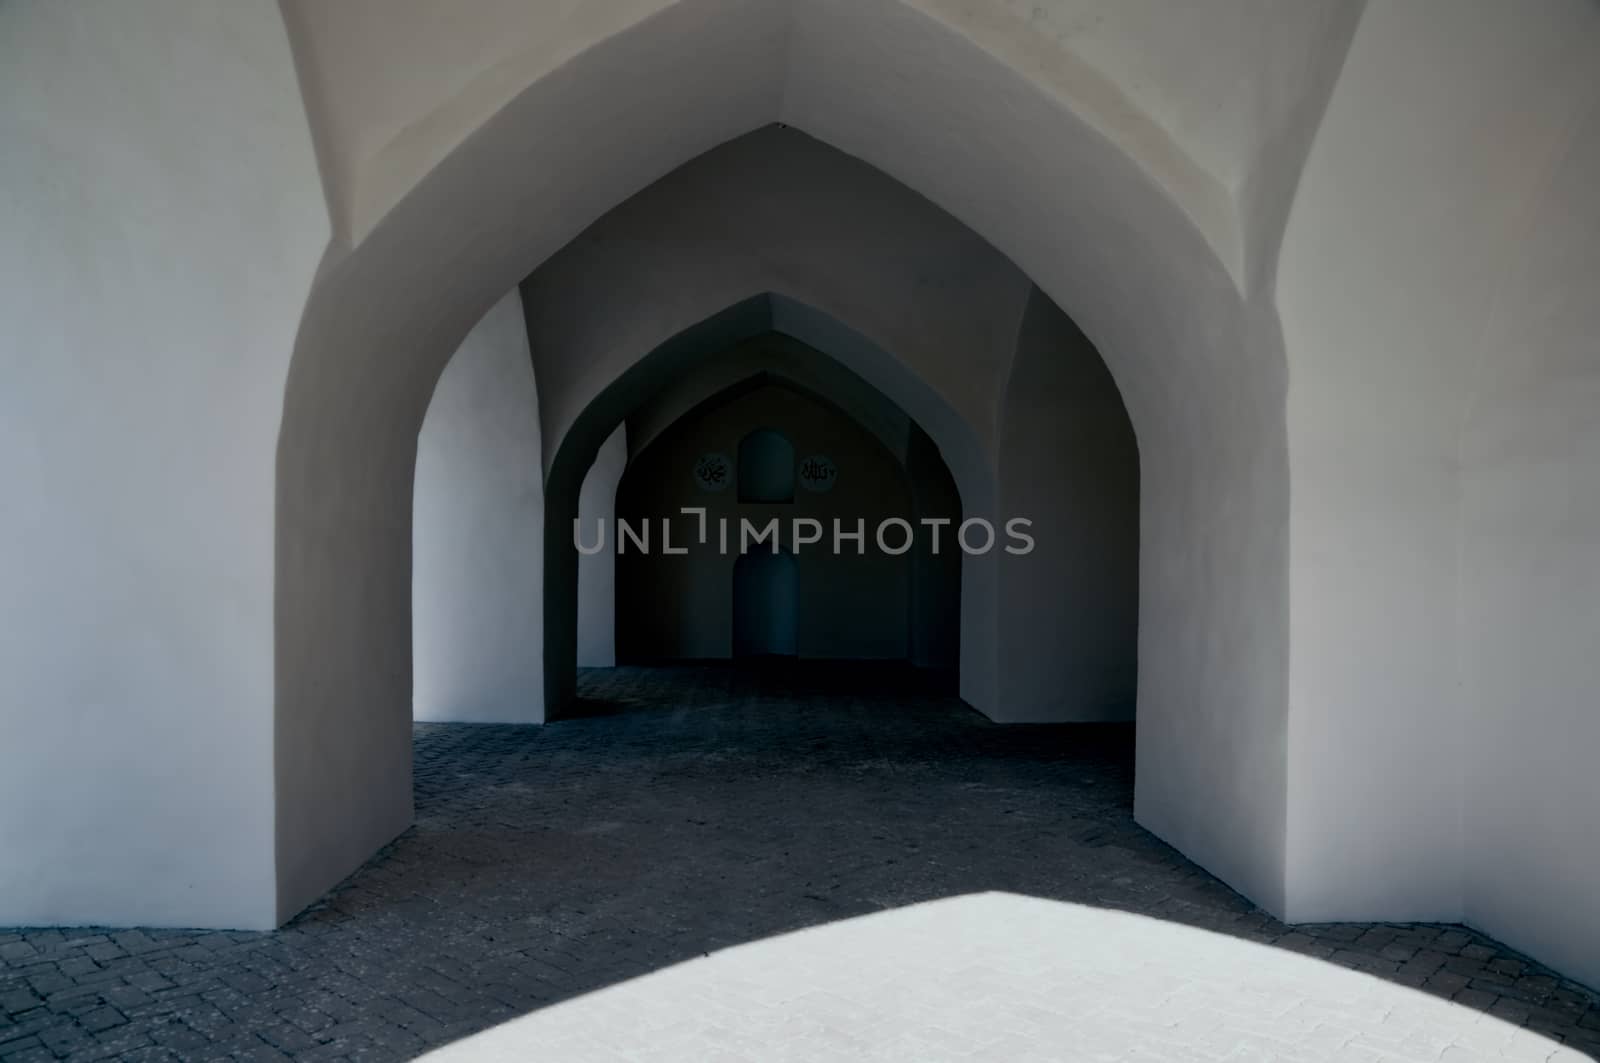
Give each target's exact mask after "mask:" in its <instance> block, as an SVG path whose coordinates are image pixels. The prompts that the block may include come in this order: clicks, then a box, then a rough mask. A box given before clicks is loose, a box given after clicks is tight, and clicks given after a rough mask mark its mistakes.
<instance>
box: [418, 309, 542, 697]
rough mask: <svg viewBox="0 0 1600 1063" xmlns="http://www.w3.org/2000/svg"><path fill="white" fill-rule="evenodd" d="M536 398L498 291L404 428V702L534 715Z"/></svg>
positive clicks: (515, 328) (529, 367)
mask: <svg viewBox="0 0 1600 1063" xmlns="http://www.w3.org/2000/svg"><path fill="white" fill-rule="evenodd" d="M543 479H544V478H543V465H542V464H541V462H540V459H539V396H538V392H537V390H536V387H535V383H534V378H533V361H532V359H531V357H530V356H529V354H528V332H527V328H526V326H525V325H524V324H523V317H522V298H521V296H519V295H518V294H517V292H516V290H515V289H512V290H511V291H510V292H509V293H508V294H507V295H506V296H505V297H504V298H503V299H501V300H500V301H499V302H498V303H496V304H495V305H494V307H493V308H491V309H490V311H489V312H488V313H487V314H485V315H484V317H483V320H482V321H480V322H478V324H477V326H476V327H474V328H473V330H472V331H471V332H470V333H469V334H468V335H467V338H466V339H465V340H464V341H463V342H462V344H461V347H460V349H459V350H457V351H456V353H455V356H454V357H453V358H451V359H450V364H449V365H447V366H446V367H445V371H444V373H443V374H442V375H441V376H440V377H439V384H438V387H437V388H435V390H434V393H433V401H432V402H431V403H430V404H429V405H428V414H427V416H426V417H425V418H424V419H423V422H422V431H421V432H420V433H418V435H417V474H416V487H415V490H416V506H415V509H414V511H413V513H414V515H413V517H412V523H411V535H412V542H413V544H414V547H413V550H414V552H413V560H412V571H411V603H412V604H411V631H412V662H413V667H414V668H415V673H414V680H413V687H412V698H413V702H412V711H413V713H414V714H415V716H416V718H417V719H419V720H434V721H451V720H454V721H470V722H474V723H542V722H543V721H544V603H543V587H544V579H543V566H544V483H543Z"/></svg>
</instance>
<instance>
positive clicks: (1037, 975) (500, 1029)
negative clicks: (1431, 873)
mask: <svg viewBox="0 0 1600 1063" xmlns="http://www.w3.org/2000/svg"><path fill="white" fill-rule="evenodd" d="M425 1058H427V1059H429V1060H432V1061H436V1063H446V1061H449V1060H457V1059H460V1060H519V1061H521V1060H527V1059H534V1058H540V1059H586V1060H587V1059H594V1060H615V1059H627V1060H645V1059H648V1060H697V1061H709V1060H770V1059H884V1060H888V1059H893V1060H948V1059H967V1060H970V1059H987V1060H1002V1059H1003V1060H1041V1059H1056V1060H1059V1059H1084V1060H1101V1059H1106V1060H1113V1059H1115V1060H1120V1059H1175V1060H1191V1059H1192V1060H1223V1059H1226V1060H1361V1061H1370V1060H1417V1061H1448V1063H1470V1061H1473V1060H1485V1059H1516V1060H1587V1059H1589V1058H1590V1057H1589V1056H1587V1055H1584V1054H1580V1053H1577V1052H1574V1051H1571V1050H1568V1049H1563V1048H1562V1046H1561V1045H1559V1044H1557V1043H1555V1042H1553V1041H1550V1040H1548V1039H1546V1038H1544V1037H1541V1036H1539V1035H1537V1034H1534V1033H1531V1032H1529V1031H1527V1030H1524V1029H1521V1028H1519V1027H1517V1026H1514V1025H1511V1024H1510V1023H1507V1022H1504V1021H1502V1020H1500V1019H1498V1018H1495V1017H1493V1016H1491V1015H1487V1014H1484V1013H1481V1012H1478V1011H1474V1010H1472V1009H1469V1008H1465V1007H1462V1006H1460V1005H1456V1004H1452V1003H1450V1002H1448V1001H1445V1000H1440V999H1437V998H1435V997H1433V996H1430V995H1428V994H1425V993H1421V992H1418V991H1415V990H1411V989H1408V988H1405V987H1404V986H1400V985H1396V984H1393V983H1391V982H1387V981H1384V980H1382V979H1379V978H1376V977H1373V976H1371V975H1366V974H1362V973H1360V972H1357V971H1352V970H1349V969H1346V968H1344V967H1340V966H1337V965H1334V964H1330V963H1327V962H1325V961H1322V960H1319V959H1314V958H1311V957H1306V956H1301V955H1298V954H1296V953H1292V952H1288V951H1284V950H1282V949H1276V948H1272V947H1269V946H1265V945H1259V944H1255V943H1252V942H1248V941H1244V940H1241V939H1239V938H1235V937H1230V936H1227V935H1225V934H1218V933H1214V932H1210V931H1205V930H1199V929H1195V928H1192V927H1187V926H1182V925H1179V924H1175V923H1168V922H1163V921H1160V920H1157V919H1152V918H1149V917H1146V916H1141V915H1135V914H1130V913H1126V912H1119V911H1113V910H1107V909H1099V908H1091V907H1086V906H1081V905H1075V904H1068V903H1063V902H1060V901H1052V900H1041V899H1037V898H1032V897H1023V896H1018V895H1015V894H1009V893H979V894H971V895H967V896H961V897H953V898H949V899H945V900H939V901H932V902H928V903H925V904H918V905H914V906H911V907H907V908H900V909H893V910H888V911H884V912H880V913H877V914H873V915H869V916H863V917H859V918H855V919H848V920H843V921H840V922H836V923H831V924H827V925H824V926H818V927H813V928H810V929H807V930H803V931H799V932H797V933H791V934H785V935H781V936H778V937H773V938H769V939H766V940H763V941H756V942H752V943H750V944H746V945H740V946H737V947H734V948H729V949H725V950H723V951H720V952H716V953H713V954H711V955H708V956H705V957H701V958H698V959H694V960H690V961H688V962H685V963H680V964H677V965H675V966H672V967H668V968H665V969H663V970H660V971H657V972H655V973H653V974H650V975H646V976H644V977H641V978H637V979H634V980H632V981H628V982H622V983H619V984H617V985H614V986H610V987H607V988H605V989H602V990H599V991H597V992H593V993H589V994H587V995H585V996H581V997H577V998H574V999H572V1000H569V1001H566V1002H564V1003H561V1004H557V1005H553V1006H550V1007H547V1008H543V1009H541V1010H538V1011H534V1012H531V1013H529V1014H527V1015H524V1016H521V1017H518V1018H516V1019H513V1020H510V1021H508V1022H505V1023H502V1024H501V1025H499V1026H496V1027H493V1028H491V1029H488V1030H485V1031H484V1032H482V1033H480V1034H477V1035H475V1036H473V1037H470V1038H467V1039H465V1040H462V1041H458V1042H456V1043H454V1044H451V1045H449V1046H447V1047H445V1048H443V1049H440V1050H438V1051H435V1052H433V1053H431V1054H430V1055H428V1056H427V1057H425Z"/></svg>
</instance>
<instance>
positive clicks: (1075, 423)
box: [996, 291, 1139, 723]
mask: <svg viewBox="0 0 1600 1063" xmlns="http://www.w3.org/2000/svg"><path fill="white" fill-rule="evenodd" d="M999 470H1000V476H999V479H1000V500H1001V504H1000V517H999V518H997V519H996V523H997V525H998V524H999V523H1000V521H1001V520H1010V519H1011V518H1013V517H1021V518H1025V519H1027V520H1029V521H1031V522H1032V523H1031V525H1030V527H1029V528H1028V529H1027V530H1028V534H1029V535H1031V536H1032V537H1033V539H1034V547H1033V550H1032V552H1031V553H1028V554H1024V555H1020V556H1002V557H998V558H997V560H996V569H997V572H998V574H999V580H1000V583H999V591H1000V608H999V659H1000V667H999V669H998V671H999V676H1000V696H999V698H998V699H997V701H996V718H997V719H999V720H1002V721H1004V722H1018V723H1022V722H1028V723H1031V722H1045V721H1049V722H1059V721H1073V722H1089V721H1127V720H1132V719H1133V718H1134V694H1135V687H1136V674H1137V669H1138V643H1139V449H1138V444H1137V443H1136V442H1135V440H1134V436H1133V426H1132V425H1131V424H1129V423H1128V413H1127V411H1126V410H1125V409H1123V406H1122V398H1121V396H1120V395H1118V394H1117V386H1116V384H1115V383H1113V381H1112V379H1111V374H1110V373H1109V372H1108V371H1107V370H1106V367H1105V363H1104V362H1102V361H1101V360H1100V355H1099V354H1098V353H1097V352H1096V351H1095V349H1094V348H1093V347H1092V346H1090V344H1089V341H1088V340H1087V339H1085V338H1084V336H1083V333H1081V332H1079V331H1078V329H1077V328H1076V327H1075V326H1074V325H1073V324H1072V321H1071V320H1070V319H1069V318H1068V317H1067V316H1066V315H1065V314H1063V313H1062V312H1061V311H1060V309H1059V308H1057V307H1056V306H1055V305H1054V304H1052V303H1051V302H1050V300H1049V299H1047V298H1045V296H1043V295H1042V294H1040V293H1038V292H1037V291H1036V292H1035V293H1034V294H1033V296H1032V298H1031V299H1030V300H1029V302H1028V309H1027V312H1026V313H1025V314H1024V315H1023V319H1022V325H1021V328H1020V329H1019V330H1018V336H1017V357H1016V361H1015V363H1014V364H1013V366H1012V369H1011V380H1010V384H1009V386H1008V387H1007V389H1006V399H1005V408H1004V424H1003V429H1002V434H1001V445H1000V458H999Z"/></svg>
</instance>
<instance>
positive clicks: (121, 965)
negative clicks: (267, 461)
mask: <svg viewBox="0 0 1600 1063" xmlns="http://www.w3.org/2000/svg"><path fill="white" fill-rule="evenodd" d="M581 689H582V691H583V693H584V695H585V697H584V700H583V702H582V705H581V709H580V712H581V715H580V716H579V718H575V719H571V720H567V721H563V722H561V723H557V724H553V725H550V726H547V727H544V728H516V727H487V726H485V727H475V726H430V725H423V726H419V727H418V728H417V730H416V787H417V823H416V826H415V827H414V828H413V829H412V830H410V831H408V832H407V833H406V834H404V835H402V836H401V837H400V838H399V839H397V840H396V841H395V842H394V843H393V844H392V845H390V846H388V847H387V848H386V849H384V850H383V851H382V852H381V853H379V854H378V855H377V856H375V857H374V858H373V859H372V860H371V861H370V862H369V863H368V864H367V865H366V866H365V867H363V868H362V869H361V870H360V871H359V872H358V873H357V874H355V875H354V876H352V877H351V878H350V879H349V880H348V881H347V882H345V883H344V884H343V885H341V886H340V887H339V888H338V889H337V890H335V891H334V892H333V893H332V894H330V895H329V896H328V897H327V898H326V899H325V900H324V901H323V902H321V903H320V904H318V905H317V906H315V907H313V908H312V909H311V910H309V911H307V912H306V913H304V914H303V915H301V916H300V917H299V918H298V919H296V920H295V921H294V922H293V923H291V924H290V925H289V926H288V927H286V928H285V929H283V930H280V931H278V932H275V933H268V934H261V933H219V932H197V931H171V930H107V929H69V930H54V929H52V930H27V929H23V930H0V1058H3V1059H5V1060H8V1061H9V1060H28V1059H50V1058H59V1057H66V1058H70V1059H96V1058H107V1057H115V1056H125V1057H127V1058H138V1059H173V1058H180V1059H213V1058H230V1057H233V1058H280V1057H282V1056H289V1057H293V1058H295V1059H302V1060H313V1059H318V1060H320V1059H336V1058H347V1057H348V1058H365V1059H400V1058H411V1057H415V1056H419V1055H423V1054H425V1053H428V1052H430V1051H433V1050H435V1049H442V1051H440V1053H439V1056H440V1058H441V1059H444V1058H463V1059H479V1058H496V1059H519V1060H520V1059H545V1058H547V1059H574V1058H605V1059H617V1058H624V1059H625V1058H684V1059H695V1060H709V1059H736V1058H737V1059H744V1058H749V1059H770V1058H789V1057H801V1058H884V1059H935V1058H979V1059H1022V1058H1039V1059H1079V1058H1084V1059H1089V1058H1094V1059H1098V1058H1111V1059H1115V1058H1145V1059H1157V1058H1170V1059H1220V1058H1229V1059H1362V1060H1375V1059H1408V1060H1416V1059H1422V1060H1439V1059H1444V1060H1472V1059H1484V1058H1502V1057H1509V1058H1519V1059H1551V1058H1563V1059H1582V1058H1591V1057H1600V1005H1597V1001H1596V1000H1595V998H1594V997H1593V996H1591V995H1590V994H1589V993H1587V992H1586V991H1584V990H1583V989H1582V988H1581V987H1579V986H1577V985H1574V984H1572V983H1571V982H1567V981H1564V980H1562V979H1561V978H1559V977H1557V976H1556V975H1554V974H1551V973H1550V972H1549V971H1547V970H1544V969H1541V968H1539V967H1538V966H1537V965H1535V964H1532V963H1530V962H1528V961H1527V960H1526V959H1525V958H1523V957H1522V956H1519V955H1517V954H1516V953H1514V952H1512V951H1510V950H1509V949H1507V948H1505V947H1503V946H1500V945H1498V944H1496V943H1495V942H1494V941H1492V940H1489V939H1486V938H1484V937H1482V936H1481V935H1477V934H1474V933H1472V932H1470V931H1467V930H1463V929H1461V928H1459V927H1450V926H1433V925H1416V924H1376V925H1370V924H1368V925H1350V924H1341V925H1331V926H1300V927H1295V928H1289V927H1285V926H1283V925H1281V924H1279V923H1277V922H1275V921H1274V920H1272V919H1271V918H1269V917H1268V916H1266V915H1265V914H1263V913H1261V912H1259V911H1256V910H1254V909H1253V908H1252V907H1251V905H1250V904H1249V903H1248V902H1246V901H1244V900H1243V899H1242V898H1240V897H1239V896H1237V895H1236V894H1234V893H1233V892H1231V891H1230V890H1229V889H1228V888H1227V887H1225V886H1223V885H1222V884H1221V883H1219V882H1218V881H1216V880H1215V879H1213V878H1212V877H1211V876H1210V875H1208V874H1206V873H1205V872H1204V871H1202V870H1201V869H1200V868H1198V867H1196V866H1195V865H1193V864H1191V863H1190V862H1188V861H1187V860H1185V859H1184V858H1183V857H1181V856H1180V855H1178V854H1177V853H1176V852H1174V851H1173V850H1172V849H1170V848H1168V847H1167V846H1166V845H1164V844H1162V843H1161V842H1160V841H1158V840H1156V839H1155V838H1154V837H1152V836H1151V835H1149V834H1147V833H1146V832H1144V831H1143V830H1142V829H1140V828H1139V827H1138V826H1136V825H1135V824H1134V823H1133V820H1132V815H1131V799H1132V745H1131V742H1132V736H1131V732H1130V731H1129V730H1128V729H1125V728H1109V727H1108V728H1092V727H1088V728H1086V727H1015V728H1004V727H998V726H994V725H992V724H989V723H987V722H986V721H985V720H983V719H982V718H981V717H979V716H978V715H977V714H975V713H972V712H971V711H969V710H967V709H965V708H964V707H962V706H961V705H960V704H959V703H957V702H956V701H954V700H953V699H951V698H949V697H945V696H941V695H939V694H937V693H933V692H930V691H928V690H925V689H922V688H920V687H919V685H918V682H917V681H916V680H914V679H913V678H912V677H910V676H909V675H906V674H903V673H889V672H865V671H861V670H841V669H823V670H821V671H820V672H818V673H811V672H789V673H784V674H774V673H771V672H751V671H737V670H731V669H709V668H708V669H698V668H696V669H690V668H682V669H619V670H616V671H603V672H590V673H586V674H585V675H584V676H583V678H582V686H581Z"/></svg>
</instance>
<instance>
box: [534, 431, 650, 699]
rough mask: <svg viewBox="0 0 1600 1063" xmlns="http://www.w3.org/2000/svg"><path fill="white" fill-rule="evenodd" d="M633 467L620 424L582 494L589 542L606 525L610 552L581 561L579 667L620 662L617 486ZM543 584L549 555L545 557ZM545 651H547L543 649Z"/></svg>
mask: <svg viewBox="0 0 1600 1063" xmlns="http://www.w3.org/2000/svg"><path fill="white" fill-rule="evenodd" d="M627 467H628V427H627V425H619V426H618V427H617V430H616V431H615V432H612V433H611V436H610V438H608V439H607V440H606V441H605V444H604V445H603V446H601V448H600V453H599V454H598V455H596V456H595V459H594V464H593V465H591V466H589V471H588V472H587V473H586V474H585V475H584V477H583V487H582V488H581V489H580V490H579V492H578V519H579V520H581V521H582V522H583V541H584V542H585V543H593V542H594V541H595V536H596V535H598V534H599V531H598V529H599V528H600V526H601V522H604V527H605V529H606V549H604V550H602V551H600V552H599V553H597V554H585V555H583V556H581V557H579V558H578V667H579V668H611V667H614V666H615V665H616V663H617V555H616V552H615V551H616V545H617V539H616V530H617V526H616V517H617V485H618V484H620V483H621V482H622V473H623V471H624V470H625V469H626V468H627ZM539 564H540V566H541V572H540V575H541V579H540V584H541V586H542V585H543V578H542V577H543V570H542V566H543V564H544V555H543V554H542V553H541V554H540V556H539ZM539 650H540V652H541V653H543V652H544V647H543V646H542V645H541V646H540V647H539Z"/></svg>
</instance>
